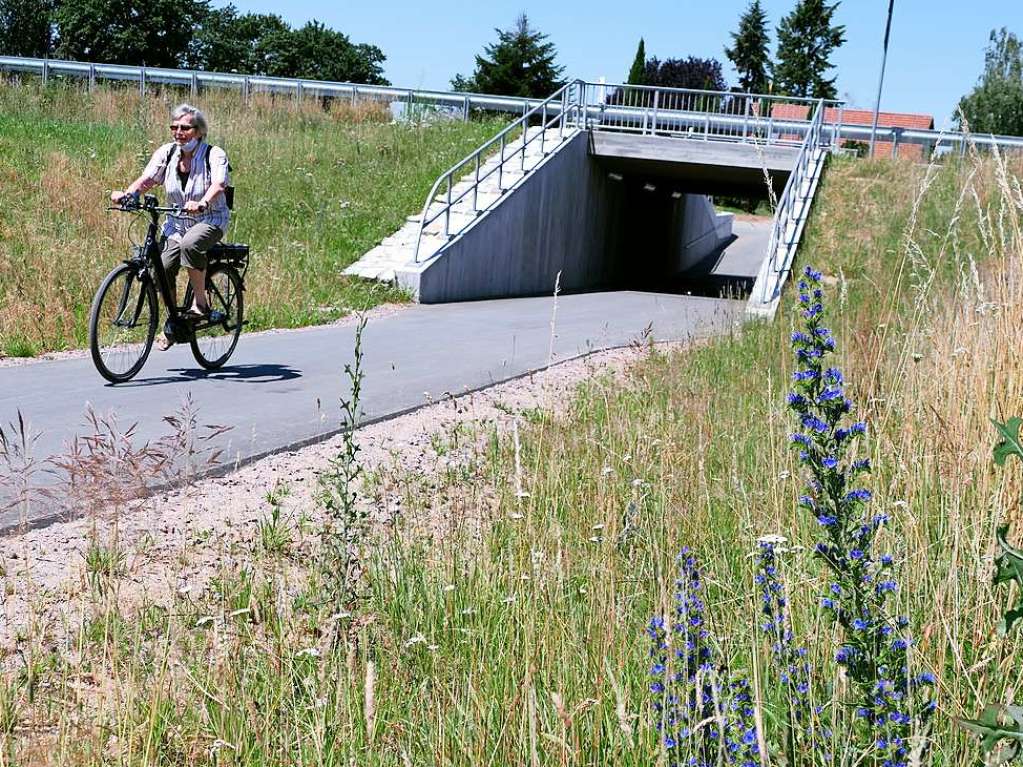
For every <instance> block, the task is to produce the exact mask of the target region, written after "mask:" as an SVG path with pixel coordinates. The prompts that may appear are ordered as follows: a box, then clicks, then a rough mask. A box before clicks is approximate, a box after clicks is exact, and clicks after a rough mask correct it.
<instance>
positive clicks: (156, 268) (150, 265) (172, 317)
mask: <svg viewBox="0 0 1023 767" xmlns="http://www.w3.org/2000/svg"><path fill="white" fill-rule="evenodd" d="M156 203H157V199H156V197H155V196H154V195H149V194H147V195H146V196H145V198H144V199H143V201H142V204H141V205H139V206H137V207H134V206H132V207H129V206H126V205H124V204H122V205H121V207H117V208H111V210H120V211H124V212H128V213H132V212H135V211H142V212H144V213H146V214H148V216H149V226H148V229H147V230H146V238H145V240H144V241H143V243H142V246H141V247H139V248H138V251H137V252H136V254H135V256H134V257H132V258H131V259H128V260H127V261H125V263H126V264H128V265H134V266H136V268H138V269H139V273H140V276H141V273H142V272H145V271H149V270H150V269H152V271H153V274H154V275H155V277H156V287H157V290H158V291H159V294H160V299H161V300H162V301H163V305H164V306H165V307H166V309H167V316H168V319H167V322H168V324H169V325H170V327H171V329H172V330H173V331H174V333H173V335H174V336H178V335H179V332H178V329H179V328H181V327H185V323H184V322H183V318H182V315H181V312H179V311H178V307H177V302H176V301H175V300H174V294H173V292H172V290H171V284H170V279H169V278H168V277H167V270H166V269H164V267H163V253H162V250H161V247H160V244H161V238H160V237H159V236H158V230H159V225H160V223H159V222H160V214H161V213H165V214H180V211H179V210H178V209H177V208H161V207H160V206H158V205H157V204H156ZM122 300H127V296H125V297H124V299H122ZM141 300H142V299H141V297H140V299H139V301H140V302H141ZM123 311H124V307H123V306H121V307H120V312H119V313H118V316H120V313H121V312H123ZM135 311H136V315H137V313H138V312H140V311H141V303H140V304H139V306H138V307H137V308H136V310H135ZM136 320H137V316H136ZM181 335H183V334H181ZM176 340H183V339H176Z"/></svg>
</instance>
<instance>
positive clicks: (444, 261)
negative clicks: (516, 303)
mask: <svg viewBox="0 0 1023 767" xmlns="http://www.w3.org/2000/svg"><path fill="white" fill-rule="evenodd" d="M607 183H608V181H607V178H606V174H605V173H603V172H602V171H601V170H600V169H599V168H598V167H596V165H595V164H594V163H592V162H591V161H590V158H589V153H588V149H587V136H586V134H585V133H580V134H578V135H576V136H574V137H573V138H571V139H570V140H569V141H567V142H565V143H564V144H562V145H561V146H559V147H558V148H557V149H556V150H555V151H554V152H552V153H551V155H550V156H549V157H547V159H546V160H544V161H543V163H542V164H541V165H540V166H538V167H537V169H536V170H534V171H533V172H532V173H530V174H529V175H527V176H526V177H525V178H523V179H522V180H521V181H519V182H518V185H517V187H516V189H515V190H514V191H513V192H512V193H511V194H509V195H508V196H507V197H506V198H505V199H503V200H502V201H501V202H500V203H498V204H497V205H496V206H495V207H494V208H493V209H492V210H490V211H488V212H487V213H486V214H485V215H483V216H481V217H480V219H479V220H478V221H476V222H475V223H474V224H472V225H471V226H470V227H469V228H468V229H466V230H465V231H463V232H462V233H461V234H459V235H458V236H457V237H455V238H454V239H453V240H452V241H451V242H450V243H449V244H448V245H447V246H446V247H445V248H443V249H442V250H441V251H440V252H439V253H438V255H437V256H435V257H434V258H433V259H431V260H430V261H428V262H426V263H425V264H419V265H418V266H413V267H409V268H406V269H402V270H399V271H398V272H397V278H398V283H399V284H400V285H402V286H403V287H405V288H407V289H409V290H411V291H412V292H413V294H415V295H416V296H417V297H418V300H419V301H420V302H422V303H436V302H442V301H462V300H471V299H477V298H498V297H505V296H524V295H540V294H544V293H552V292H553V291H554V281H555V279H556V277H557V274H558V272H559V271H560V272H561V287H562V289H564V290H579V289H584V288H589V287H592V286H595V285H599V284H603V283H605V282H606V281H607V280H608V277H609V270H610V268H611V265H610V263H609V259H608V249H607V247H606V231H607V223H608V220H609V218H611V216H610V210H609V205H610V204H612V203H610V202H609V200H608V195H607V194H606V193H605V189H604V187H605V186H606V185H607Z"/></svg>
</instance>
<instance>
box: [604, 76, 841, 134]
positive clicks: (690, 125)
mask: <svg viewBox="0 0 1023 767" xmlns="http://www.w3.org/2000/svg"><path fill="white" fill-rule="evenodd" d="M817 103H818V100H817V99H805V98H798V97H781V96H771V95H767V94H757V93H732V92H726V91H709V90H698V89H692V88H662V87H657V86H646V85H623V84H603V83H586V118H587V127H588V128H591V129H593V130H602V131H624V132H629V133H640V134H643V135H663V136H676V137H678V136H681V137H687V138H699V139H703V140H715V141H753V142H757V143H764V144H786V145H795V146H798V145H800V144H802V141H803V138H804V137H805V134H806V131H807V130H808V128H809V125H810V120H809V115H810V113H811V110H812V109H813V108H814V106H816V104H817ZM826 103H827V104H828V105H833V106H835V107H839V108H840V107H841V102H838V101H828V102H826ZM782 105H788V106H793V105H794V106H796V107H797V109H798V107H800V106H805V107H806V114H807V117H806V118H800V117H799V116H798V115H797V116H789V117H787V118H786V117H779V116H778V115H777V112H778V107H779V106H782Z"/></svg>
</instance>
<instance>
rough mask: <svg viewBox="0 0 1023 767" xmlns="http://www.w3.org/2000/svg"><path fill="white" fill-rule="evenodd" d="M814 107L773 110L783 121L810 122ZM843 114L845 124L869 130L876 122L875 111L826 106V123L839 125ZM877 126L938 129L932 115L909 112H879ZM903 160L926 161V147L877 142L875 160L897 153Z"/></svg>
mask: <svg viewBox="0 0 1023 767" xmlns="http://www.w3.org/2000/svg"><path fill="white" fill-rule="evenodd" d="M809 113H810V107H809V106H807V105H806V104H775V105H774V107H773V108H772V109H771V116H772V117H776V118H778V119H781V120H807V119H809V118H808V115H809ZM839 115H841V119H842V122H843V123H844V124H846V125H863V126H866V127H867V128H869V127H870V126H871V125H872V124H873V122H874V112H873V110H871V109H848V108H847V109H843V110H839V109H837V108H836V107H826V108H825V109H824V122H825V124H828V123H836V122H838V120H839ZM877 127H878V131H879V132H880V129H881V128H903V129H905V130H934V118H933V117H931V115H917V114H909V113H906V112H879V113H878V115H877ZM850 140H851V139H842V140H841V141H840V142H839V144H840V145H842V146H844V145H845V144H848V143H849V141H850ZM869 141H870V137H869V136H865V137H864V138H863V143H869ZM896 153H897V154H898V156H899V157H910V158H912V159H914V160H922V159H925V158H924V146H923V145H922V144H910V143H900V144H899V145H898V151H897V152H896V147H895V146H894V144H893V142H892V141H890V140H888V137H887V136H886V137H885V140H883V141H882V140H880V139H879V140H877V141H876V142H875V143H874V157H891V156H893V155H894V154H896Z"/></svg>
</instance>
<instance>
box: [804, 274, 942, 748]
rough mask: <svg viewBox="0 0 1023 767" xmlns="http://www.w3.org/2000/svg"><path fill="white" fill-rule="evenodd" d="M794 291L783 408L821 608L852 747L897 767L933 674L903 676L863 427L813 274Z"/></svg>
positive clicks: (894, 588)
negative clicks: (810, 522) (832, 626)
mask: <svg viewBox="0 0 1023 767" xmlns="http://www.w3.org/2000/svg"><path fill="white" fill-rule="evenodd" d="M798 287H799V316H800V318H801V319H802V329H801V330H798V331H796V332H794V333H793V334H792V346H793V349H794V351H795V356H796V370H795V372H794V373H793V375H792V380H793V391H792V392H791V393H790V394H789V396H788V404H789V407H790V408H791V410H792V411H793V412H794V413H795V415H796V418H797V419H798V422H799V430H798V431H797V432H796V433H794V434H792V437H791V439H792V444H793V445H794V446H795V447H796V448H797V449H798V450H799V459H800V461H801V463H802V464H803V466H804V467H805V470H806V473H807V475H808V478H807V484H806V488H805V490H804V494H803V495H802V496H800V498H799V506H800V508H801V509H803V510H804V511H806V512H807V513H809V514H811V515H812V516H813V517H814V518H815V519H816V521H817V524H818V526H819V528H818V529H819V531H820V537H819V541H818V543H817V544H816V547H815V554H816V556H817V558H818V559H819V560H820V561H821V562H823V563H824V565H825V568H826V570H827V572H828V575H829V578H828V580H829V584H828V590H827V593H826V594H825V595H824V596H823V598H822V599H821V606H822V607H823V608H824V610H825V613H826V615H827V616H829V617H830V619H831V620H832V621H833V622H834V623H836V624H837V625H838V626H839V627H840V629H841V632H840V636H841V640H840V642H841V643H840V646H839V648H838V650H837V652H836V653H835V661H836V662H837V663H838V664H839V665H840V666H841V667H842V668H843V669H844V672H845V674H846V676H847V677H848V679H849V680H850V681H851V682H852V684H853V687H854V690H855V695H856V701H855V706H856V708H855V711H856V716H857V721H858V724H857V726H856V728H855V733H854V738H855V740H856V742H858V744H859V746H860V747H861V749H862V751H863V752H864V754H868V753H869V757H870V758H871V759H873V760H874V761H875V762H876V763H877V764H878V765H882V767H904V765H906V764H907V763H908V761H909V759H910V757H911V755H912V754H911V749H912V748H913V746H914V744H913V743H911V742H910V738H911V736H912V735H913V734H914V732H922V731H923V730H924V729H925V728H924V726H925V725H926V723H927V721H928V720H929V717H930V713H931V711H932V710H933V707H934V702H933V699H932V696H931V690H932V686H933V683H934V677H933V675H931V674H929V673H919V674H914V673H913V672H912V671H911V669H910V664H909V658H908V650H909V648H910V646H911V644H912V638H911V636H910V633H909V620H908V619H907V618H906V617H904V616H901V615H897V614H896V613H895V611H894V609H893V608H894V604H893V603H894V598H895V595H896V594H897V592H898V583H897V580H896V566H895V562H894V559H893V558H892V556H891V555H890V554H888V553H882V552H880V551H879V550H878V549H879V546H878V545H877V537H878V533H879V532H880V531H881V530H882V528H883V527H884V526H885V525H886V524H887V523H888V521H889V519H888V516H887V515H886V514H884V513H881V512H874V511H872V510H871V507H870V502H871V499H872V494H871V492H870V490H869V489H868V488H866V487H864V486H863V483H864V479H865V477H866V475H867V474H869V472H870V468H871V467H870V461H869V460H868V459H866V458H857V457H856V447H857V445H858V444H859V442H860V441H861V438H862V437H863V436H864V435H865V434H866V433H867V425H866V424H865V423H864V422H863V421H857V420H855V419H854V418H853V417H852V410H853V405H852V402H851V401H850V399H849V398H848V397H847V396H846V392H845V381H844V378H843V376H842V372H841V371H840V370H839V369H838V368H837V367H834V366H832V365H830V364H829V363H828V358H829V357H830V356H831V355H832V354H833V353H834V351H835V340H834V337H833V336H832V334H831V331H830V330H829V329H828V328H827V327H826V326H825V325H824V316H825V311H824V292H823V288H822V285H821V274H820V272H817V271H815V270H813V269H811V268H810V267H807V268H806V269H805V271H804V272H803V275H802V279H801V280H800V281H799V283H798ZM915 745H916V746H918V747H922V742H920V743H917V744H915Z"/></svg>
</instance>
